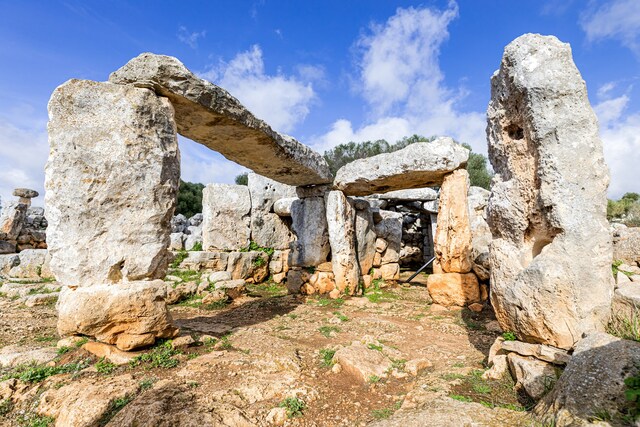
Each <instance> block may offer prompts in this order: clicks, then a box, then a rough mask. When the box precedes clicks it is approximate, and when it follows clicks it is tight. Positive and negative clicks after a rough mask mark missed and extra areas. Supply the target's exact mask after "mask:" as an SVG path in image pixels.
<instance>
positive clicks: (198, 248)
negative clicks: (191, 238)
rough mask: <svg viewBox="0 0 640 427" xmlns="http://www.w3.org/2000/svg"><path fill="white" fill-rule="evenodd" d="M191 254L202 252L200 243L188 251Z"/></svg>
mask: <svg viewBox="0 0 640 427" xmlns="http://www.w3.org/2000/svg"><path fill="white" fill-rule="evenodd" d="M190 251H191V252H202V242H196V243H195V244H194V245H193V247H192V248H191V249H190Z"/></svg>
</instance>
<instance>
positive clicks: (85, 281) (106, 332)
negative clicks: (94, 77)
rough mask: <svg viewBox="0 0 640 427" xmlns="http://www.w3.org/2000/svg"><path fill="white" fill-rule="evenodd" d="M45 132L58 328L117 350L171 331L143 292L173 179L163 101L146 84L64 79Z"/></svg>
mask: <svg viewBox="0 0 640 427" xmlns="http://www.w3.org/2000/svg"><path fill="white" fill-rule="evenodd" d="M48 131H49V145H50V153H49V159H48V161H47V165H46V169H45V188H46V197H45V203H46V209H47V212H46V217H47V220H48V222H49V227H48V229H47V243H48V246H49V252H50V254H51V270H52V271H53V273H54V275H55V277H56V279H57V280H58V282H59V283H60V284H61V285H63V286H64V288H63V291H62V292H61V294H60V299H59V301H58V312H59V319H58V330H59V332H60V333H61V334H62V335H70V334H74V333H80V334H84V335H90V336H95V337H98V339H100V340H102V341H105V342H108V343H111V344H116V345H117V346H118V347H119V348H121V349H127V350H128V349H132V348H135V347H139V346H142V345H148V344H150V343H153V341H154V339H155V338H158V337H170V336H172V335H173V334H174V333H175V332H176V329H175V328H173V327H172V326H171V317H170V315H169V313H168V311H167V309H166V305H165V304H164V300H163V299H162V295H161V292H160V291H158V290H155V289H150V288H153V286H154V284H155V285H157V286H160V284H162V282H161V281H158V282H154V281H152V280H151V279H160V278H163V277H164V275H165V273H166V268H167V265H168V263H169V259H170V258H169V257H170V253H169V252H168V250H167V248H168V246H169V234H170V232H171V228H170V221H171V216H172V214H173V210H174V206H175V201H176V195H177V191H178V184H179V179H180V158H179V152H178V141H177V134H176V128H175V124H174V117H173V108H172V106H171V103H170V102H169V100H168V99H166V98H162V97H158V96H156V94H155V93H154V92H153V91H152V90H149V89H144V88H137V87H134V86H122V85H115V84H111V83H98V82H92V81H86V80H70V81H68V82H66V83H64V84H63V85H61V86H59V87H58V88H57V89H56V90H55V91H54V92H53V95H52V96H51V100H50V101H49V125H48ZM111 294H113V297H112V296H109V295H111ZM115 295H126V296H127V299H128V300H129V301H136V302H137V303H136V304H135V305H134V304H133V303H131V302H129V303H127V302H125V301H118V300H117V298H115ZM123 304H129V306H128V308H127V309H126V310H120V309H119V308H118V307H122V305H123ZM119 311H122V313H121V314H120V315H118V316H115V317H114V313H116V312H119Z"/></svg>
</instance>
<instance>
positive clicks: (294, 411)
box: [278, 397, 307, 418]
mask: <svg viewBox="0 0 640 427" xmlns="http://www.w3.org/2000/svg"><path fill="white" fill-rule="evenodd" d="M278 406H279V407H280V408H286V410H287V417H288V418H295V417H301V416H302V415H303V412H304V410H305V409H306V408H307V405H306V403H304V401H303V400H301V399H298V398H297V397H287V398H286V399H284V400H283V401H282V402H280V404H279V405H278Z"/></svg>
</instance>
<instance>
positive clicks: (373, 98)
mask: <svg viewBox="0 0 640 427" xmlns="http://www.w3.org/2000/svg"><path fill="white" fill-rule="evenodd" d="M457 16H458V6H457V4H456V3H455V2H453V1H451V2H450V3H449V6H448V7H447V8H446V9H445V10H437V9H433V8H428V7H424V8H407V9H402V8H399V9H398V10H397V11H396V14H395V15H393V16H392V17H390V18H389V19H388V20H387V22H386V23H385V24H384V25H380V24H373V25H371V27H370V29H369V33H368V34H364V35H363V36H361V37H360V39H359V40H358V41H357V42H356V47H357V48H358V49H359V57H358V59H359V64H358V71H359V76H358V81H357V83H356V88H357V90H358V91H359V92H360V93H361V94H362V96H363V98H364V99H365V101H366V102H367V104H368V106H369V108H370V115H369V117H368V120H367V123H364V124H362V125H361V126H359V127H358V126H354V125H353V124H352V123H351V122H350V121H348V120H346V119H344V118H342V119H340V120H338V121H336V122H335V123H334V124H333V125H332V127H331V130H330V131H329V132H327V133H326V134H324V135H321V136H317V137H315V138H314V139H313V146H314V148H316V149H317V150H318V151H323V150H326V149H328V148H331V147H333V146H335V145H338V144H340V143H345V142H349V141H362V140H375V139H381V138H384V139H387V140H388V141H390V142H395V141H396V140H398V139H400V138H401V137H403V136H408V135H412V134H414V133H417V134H422V135H425V136H432V135H434V136H442V135H447V136H452V137H454V138H456V139H458V140H459V141H461V142H467V143H469V144H470V145H471V146H472V147H473V149H474V151H477V152H482V153H486V151H487V147H486V137H485V127H486V121H485V114H484V112H464V111H462V110H461V108H460V105H459V104H460V102H461V101H462V100H463V99H464V97H465V96H466V91H465V90H464V88H462V87H459V88H455V89H452V88H449V87H447V86H446V84H445V82H444V74H443V72H442V70H441V69H440V64H439V55H440V48H441V46H442V44H443V42H445V41H446V40H447V38H448V37H449V32H448V25H449V24H450V23H451V21H452V20H453V19H455V18H456V17H457ZM354 127H355V130H354Z"/></svg>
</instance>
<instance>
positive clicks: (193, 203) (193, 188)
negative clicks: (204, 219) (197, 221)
mask: <svg viewBox="0 0 640 427" xmlns="http://www.w3.org/2000/svg"><path fill="white" fill-rule="evenodd" d="M203 189H204V185H203V184H199V183H193V182H185V181H182V180H180V189H179V190H178V204H177V206H176V215H177V214H182V215H184V216H186V217H187V218H190V217H192V216H194V215H195V214H197V213H201V212H202V190H203Z"/></svg>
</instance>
